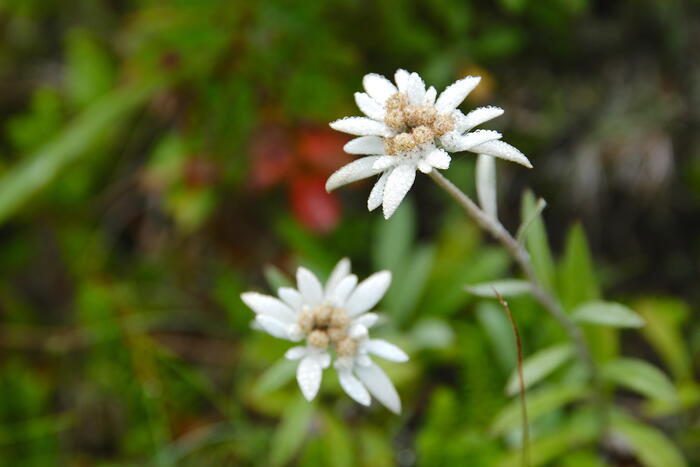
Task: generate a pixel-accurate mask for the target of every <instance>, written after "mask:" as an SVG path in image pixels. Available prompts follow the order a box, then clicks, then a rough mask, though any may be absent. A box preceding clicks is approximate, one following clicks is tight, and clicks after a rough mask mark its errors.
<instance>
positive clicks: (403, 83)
mask: <svg viewBox="0 0 700 467" xmlns="http://www.w3.org/2000/svg"><path fill="white" fill-rule="evenodd" d="M410 76H411V74H410V73H409V72H408V71H406V70H402V69H400V68H399V69H398V70H396V73H395V74H394V81H396V86H397V87H398V88H399V92H406V88H407V87H408V79H409V78H410Z"/></svg>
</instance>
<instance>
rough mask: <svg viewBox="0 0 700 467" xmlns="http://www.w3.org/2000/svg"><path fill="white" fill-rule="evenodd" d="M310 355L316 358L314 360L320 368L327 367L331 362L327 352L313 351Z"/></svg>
mask: <svg viewBox="0 0 700 467" xmlns="http://www.w3.org/2000/svg"><path fill="white" fill-rule="evenodd" d="M311 356H312V358H314V359H316V362H317V363H318V364H319V365H321V368H323V369H326V368H328V366H329V365H330V364H331V355H330V354H329V353H328V352H325V351H322V352H318V351H315V352H314V353H313V354H312V355H311Z"/></svg>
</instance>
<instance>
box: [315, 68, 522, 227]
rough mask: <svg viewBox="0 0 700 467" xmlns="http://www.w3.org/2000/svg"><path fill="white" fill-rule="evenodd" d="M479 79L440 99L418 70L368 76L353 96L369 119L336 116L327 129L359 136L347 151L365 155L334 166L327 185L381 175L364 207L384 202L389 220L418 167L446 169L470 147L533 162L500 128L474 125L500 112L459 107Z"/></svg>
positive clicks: (448, 91)
mask: <svg viewBox="0 0 700 467" xmlns="http://www.w3.org/2000/svg"><path fill="white" fill-rule="evenodd" d="M480 80H481V78H479V77H477V76H467V77H466V78H463V79H460V80H459V81H456V82H455V83H453V84H451V85H450V86H448V87H447V88H446V89H445V90H444V91H443V92H442V93H441V94H440V95H439V96H438V95H437V91H436V90H435V88H434V87H432V86H431V87H429V88H428V89H426V88H425V83H424V82H423V80H422V79H421V77H420V76H419V75H418V74H417V73H409V72H407V71H406V70H398V71H397V72H396V75H395V81H396V84H394V83H392V82H391V81H389V80H388V79H386V78H385V77H383V76H381V75H377V74H368V75H365V77H364V79H363V80H362V84H363V85H364V88H365V91H366V92H358V93H355V101H356V102H357V106H358V107H359V108H360V110H361V111H362V112H363V113H364V114H365V115H366V117H346V118H343V119H341V120H336V121H335V122H333V123H331V128H333V129H335V130H338V131H342V132H345V133H349V134H351V135H356V136H358V138H355V139H353V140H351V141H350V142H348V143H347V144H346V145H345V148H344V149H345V151H346V152H348V153H350V154H369V156H367V157H363V158H361V159H357V160H355V161H353V162H351V163H350V164H348V165H346V166H344V167H342V168H340V169H339V170H337V171H336V172H335V173H334V174H333V175H331V176H330V178H328V181H327V182H326V190H328V191H331V190H334V189H336V188H338V187H340V186H342V185H345V184H347V183H351V182H354V181H356V180H360V179H363V178H367V177H371V176H373V175H377V174H381V176H380V177H379V180H377V182H376V183H375V185H374V187H373V188H372V192H371V193H370V195H369V199H368V200H367V208H368V209H369V210H370V211H372V210H374V209H376V208H377V207H379V205H380V204H381V205H382V208H383V211H384V217H385V218H387V219H388V218H389V217H390V216H391V215H392V214H393V213H394V211H396V208H398V206H399V204H401V201H402V200H403V198H404V197H405V196H406V193H408V190H410V189H411V186H413V182H414V180H415V177H416V169H418V170H420V171H421V172H423V173H429V172H430V171H431V170H433V169H447V168H448V167H449V165H450V160H451V159H450V155H449V153H450V152H460V151H471V152H474V153H477V154H487V155H490V156H494V157H499V158H501V159H506V160H509V161H513V162H517V163H519V164H522V165H524V166H526V167H532V165H531V164H530V161H529V160H528V159H527V157H525V156H524V155H523V154H522V153H521V152H520V151H518V150H517V149H516V148H514V147H513V146H511V145H509V144H507V143H504V142H502V141H500V138H501V134H500V133H498V132H497V131H492V130H474V128H475V127H476V126H478V125H480V124H482V123H484V122H486V121H488V120H491V119H492V118H495V117H498V116H499V115H501V114H502V113H503V109H500V108H498V107H480V108H477V109H475V110H472V111H471V112H469V113H468V114H466V115H464V114H463V113H462V112H460V111H459V110H458V109H457V107H458V106H459V105H460V104H461V103H462V101H463V100H464V99H465V98H466V97H467V95H468V94H469V93H470V92H471V91H472V90H473V89H474V88H475V87H476V85H477V84H479V81H480Z"/></svg>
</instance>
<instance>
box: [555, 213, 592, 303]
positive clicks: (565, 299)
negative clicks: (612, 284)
mask: <svg viewBox="0 0 700 467" xmlns="http://www.w3.org/2000/svg"><path fill="white" fill-rule="evenodd" d="M559 292H560V298H561V302H562V305H563V306H564V308H565V309H567V310H571V309H573V308H574V307H575V306H577V305H580V304H581V303H584V302H588V301H591V300H598V299H599V298H600V291H599V287H598V281H597V280H596V276H595V271H594V268H593V260H592V259H591V253H590V250H589V248H588V242H587V241H586V234H585V232H584V230H583V227H582V226H581V224H575V225H574V226H573V227H571V229H570V230H569V234H568V235H567V237H566V247H565V248H564V257H563V258H562V261H561V264H560V266H559Z"/></svg>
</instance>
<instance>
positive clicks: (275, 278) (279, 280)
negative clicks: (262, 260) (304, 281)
mask: <svg viewBox="0 0 700 467" xmlns="http://www.w3.org/2000/svg"><path fill="white" fill-rule="evenodd" d="M264 273H265V280H266V281H267V285H268V286H270V290H272V291H273V293H275V294H276V293H277V289H279V288H280V287H294V281H293V280H292V279H291V278H290V277H289V276H288V275H287V274H285V273H284V272H283V271H282V270H281V269H280V268H278V267H277V266H275V265H274V264H268V265H267V266H265V268H264Z"/></svg>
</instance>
